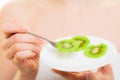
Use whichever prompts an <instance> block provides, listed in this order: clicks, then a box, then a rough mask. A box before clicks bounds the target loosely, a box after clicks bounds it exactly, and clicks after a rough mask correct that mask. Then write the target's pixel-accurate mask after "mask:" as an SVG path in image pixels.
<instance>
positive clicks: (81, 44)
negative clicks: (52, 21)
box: [72, 36, 90, 51]
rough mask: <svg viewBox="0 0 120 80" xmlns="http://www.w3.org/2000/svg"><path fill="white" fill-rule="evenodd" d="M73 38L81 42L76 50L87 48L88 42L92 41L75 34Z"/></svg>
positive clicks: (78, 42)
mask: <svg viewBox="0 0 120 80" xmlns="http://www.w3.org/2000/svg"><path fill="white" fill-rule="evenodd" d="M72 39H73V40H75V41H76V42H77V44H79V46H78V48H77V49H76V51H80V50H83V49H85V48H86V47H87V46H88V44H89V43H90V40H89V39H88V38H87V37H85V36H74V37H72Z"/></svg>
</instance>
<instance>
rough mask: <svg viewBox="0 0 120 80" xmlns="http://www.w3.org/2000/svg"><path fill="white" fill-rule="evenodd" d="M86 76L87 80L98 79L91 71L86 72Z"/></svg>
mask: <svg viewBox="0 0 120 80" xmlns="http://www.w3.org/2000/svg"><path fill="white" fill-rule="evenodd" d="M85 78H86V80H97V79H96V76H95V75H94V74H93V73H92V72H91V71H87V72H85Z"/></svg>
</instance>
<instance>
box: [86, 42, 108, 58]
mask: <svg viewBox="0 0 120 80" xmlns="http://www.w3.org/2000/svg"><path fill="white" fill-rule="evenodd" d="M106 52H107V46H106V45H105V44H103V43H101V44H99V45H90V46H89V47H87V48H86V49H85V51H84V55H85V56H86V57H88V58H100V57H102V56H104V55H105V54H106Z"/></svg>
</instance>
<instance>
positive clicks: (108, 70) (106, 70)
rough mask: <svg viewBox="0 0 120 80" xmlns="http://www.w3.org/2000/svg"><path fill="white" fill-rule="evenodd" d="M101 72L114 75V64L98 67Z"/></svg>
mask: <svg viewBox="0 0 120 80" xmlns="http://www.w3.org/2000/svg"><path fill="white" fill-rule="evenodd" d="M98 70H99V71H100V72H102V73H103V74H104V75H112V74H113V71H112V66H111V65H110V64H108V65H105V66H103V67H101V68H99V69H98Z"/></svg>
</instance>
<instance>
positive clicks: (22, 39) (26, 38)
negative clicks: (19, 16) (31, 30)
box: [2, 34, 43, 50]
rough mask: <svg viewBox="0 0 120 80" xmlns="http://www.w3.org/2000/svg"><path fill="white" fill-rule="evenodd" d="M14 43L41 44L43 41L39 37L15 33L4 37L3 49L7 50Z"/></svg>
mask: <svg viewBox="0 0 120 80" xmlns="http://www.w3.org/2000/svg"><path fill="white" fill-rule="evenodd" d="M15 43H30V44H36V45H41V44H42V43H43V41H42V40H41V39H40V38H37V37H34V36H32V35H29V34H15V35H13V36H11V37H10V38H8V39H6V40H5V41H4V43H3V45H2V47H3V49H4V50H7V49H9V48H10V47H11V46H12V45H13V44H15Z"/></svg>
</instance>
